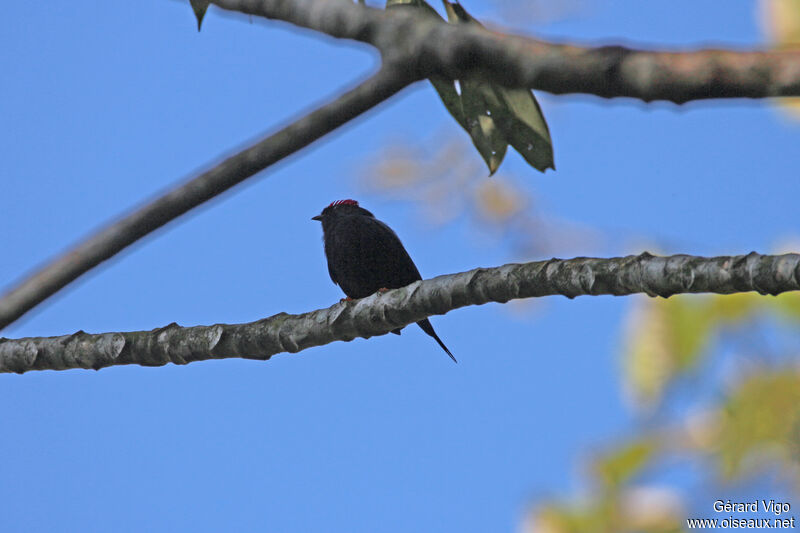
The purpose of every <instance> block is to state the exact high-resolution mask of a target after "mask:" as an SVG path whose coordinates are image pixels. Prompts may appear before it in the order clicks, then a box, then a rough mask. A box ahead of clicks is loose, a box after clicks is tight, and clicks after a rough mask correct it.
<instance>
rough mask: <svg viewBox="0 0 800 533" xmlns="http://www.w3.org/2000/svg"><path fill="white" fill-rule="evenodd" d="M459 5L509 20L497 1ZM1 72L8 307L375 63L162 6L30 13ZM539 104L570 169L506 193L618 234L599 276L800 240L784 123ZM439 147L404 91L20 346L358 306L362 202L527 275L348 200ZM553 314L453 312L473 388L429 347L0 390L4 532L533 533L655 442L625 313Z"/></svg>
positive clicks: (727, 36)
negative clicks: (333, 207) (537, 519)
mask: <svg viewBox="0 0 800 533" xmlns="http://www.w3.org/2000/svg"><path fill="white" fill-rule="evenodd" d="M465 5H466V6H467V7H468V9H470V10H471V11H472V12H473V13H474V14H475V15H476V16H478V17H479V18H482V19H484V20H495V21H499V22H502V20H501V19H499V18H498V16H497V15H496V13H497V8H496V6H494V5H491V4H485V3H477V2H476V3H474V4H473V3H469V4H465ZM517 29H518V30H520V31H528V32H531V33H534V34H536V35H540V36H543V37H547V38H552V39H557V40H576V41H579V42H586V43H620V42H623V43H628V44H638V45H652V46H659V45H662V46H664V45H671V46H680V47H685V46H696V45H709V44H714V45H731V46H740V47H747V46H753V45H758V44H760V43H762V40H763V39H762V36H761V34H760V30H759V27H758V24H757V19H756V17H755V6H754V4H753V3H751V2H732V3H726V4H725V6H724V9H722V8H721V5H720V3H719V2H711V1H697V0H695V1H691V2H690V1H683V0H682V1H674V0H673V1H670V2H664V1H657V2H637V1H633V0H630V1H616V2H602V1H596V2H585V6H584V8H583V9H581V10H579V11H578V12H577V13H575V14H573V15H572V16H570V17H567V18H565V19H562V20H557V21H550V22H547V23H540V24H535V25H530V26H526V27H521V26H517ZM0 49H2V50H4V51H5V53H4V54H3V55H2V57H0V66H1V67H2V70H3V73H4V76H3V77H4V81H3V83H2V84H0V117H2V124H3V125H4V127H3V128H2V131H0V174H2V177H3V183H4V185H5V191H4V194H3V195H0V212H2V213H3V215H4V216H3V217H2V222H0V246H2V248H3V250H4V252H3V254H2V256H0V287H6V286H8V285H9V284H10V283H12V282H13V281H14V280H16V279H18V278H19V277H20V275H21V274H23V273H24V272H27V271H28V270H29V269H31V268H32V267H33V266H35V265H38V264H41V263H42V262H44V261H45V260H47V259H48V258H49V257H52V256H53V255H54V254H55V253H57V252H58V251H60V250H63V249H64V248H65V247H66V246H67V245H69V244H70V243H73V242H75V241H76V240H77V239H79V238H81V237H83V236H84V235H85V234H87V232H90V231H91V230H93V229H94V228H97V227H98V226H99V225H101V224H103V223H105V222H107V221H109V220H112V219H114V218H115V217H116V216H118V215H119V214H120V213H123V212H125V211H127V210H129V209H131V208H133V207H134V206H136V205H138V204H140V203H141V202H143V201H145V200H146V199H148V198H151V197H152V196H153V195H155V194H157V193H158V192H159V191H162V190H164V189H165V188H167V187H169V186H171V185H172V184H174V183H176V182H178V181H180V180H182V179H184V178H185V177H188V176H191V175H192V174H193V173H194V172H196V171H197V170H200V169H203V168H206V167H208V166H209V165H211V164H213V163H214V161H216V160H218V159H219V158H220V157H221V156H222V155H224V154H227V153H230V152H232V151H234V150H235V149H236V148H237V147H240V146H243V145H245V144H246V143H247V142H248V141H251V140H252V139H255V138H258V137H259V136H260V135H262V134H263V133H264V132H267V131H270V130H272V129H274V128H275V127H276V126H278V125H281V124H283V123H285V122H287V121H288V120H291V119H292V118H294V117H298V116H300V115H301V114H302V113H303V112H304V111H306V110H308V109H310V108H311V107H312V106H313V105H314V104H315V103H319V102H322V101H324V100H326V99H327V98H328V97H330V96H332V95H334V94H336V93H337V92H338V91H339V90H340V89H341V88H343V87H346V86H348V85H350V84H352V83H353V81H354V80H357V79H359V78H360V77H361V76H363V75H365V74H366V73H368V72H370V71H371V70H372V69H373V68H374V67H375V65H376V62H377V60H378V59H377V56H376V55H375V54H374V53H373V52H372V51H371V50H370V49H369V48H367V47H364V46H360V45H355V44H351V43H345V42H338V41H335V40H333V39H328V38H320V37H318V36H316V35H314V34H312V33H310V32H306V31H298V30H294V29H291V28H290V27H289V26H288V25H285V24H278V23H265V22H261V21H256V22H253V23H250V22H248V20H247V19H246V18H244V17H235V16H220V13H219V11H217V10H215V9H214V8H211V10H210V11H209V14H208V15H207V17H206V20H205V22H204V27H203V31H202V32H201V33H199V34H198V33H197V31H196V30H195V22H194V20H193V16H192V13H191V10H190V9H189V7H188V2H187V3H186V5H184V4H183V3H182V2H175V1H170V2H166V1H158V2H157V1H152V0H151V1H143V2H105V3H102V2H101V3H97V2H87V1H75V2H70V3H69V4H58V3H56V4H53V5H49V6H48V7H47V8H46V9H45V8H43V7H42V5H41V4H37V3H30V2H27V3H26V2H13V3H10V4H9V5H8V6H5V8H4V17H3V18H2V20H0ZM541 101H542V106H543V108H544V111H545V114H546V116H547V118H548V121H549V124H550V129H551V132H552V136H553V139H554V146H555V157H556V165H557V168H558V171H557V172H555V173H550V172H549V173H547V174H546V175H542V174H539V173H537V172H535V171H533V170H531V169H529V168H528V167H527V166H525V164H524V163H523V161H522V160H521V159H520V158H519V157H518V156H517V155H516V154H511V153H509V156H508V157H507V160H506V162H505V163H504V166H503V170H505V171H508V172H512V173H514V174H515V176H517V177H518V178H519V179H518V182H519V183H522V184H523V185H524V187H525V188H526V189H527V190H528V191H530V193H531V194H534V195H535V196H536V197H537V198H538V199H539V201H540V205H542V206H543V207H542V209H543V212H544V213H545V214H546V215H548V216H553V217H559V218H562V219H566V220H570V221H573V222H575V223H577V224H581V225H583V226H586V227H590V228H593V229H594V230H596V231H597V232H599V233H600V234H602V235H603V236H604V238H603V239H602V243H601V244H600V245H596V246H594V247H593V249H591V250H587V251H585V252H583V253H585V254H602V255H608V256H610V255H617V254H623V253H632V252H638V251H641V248H642V247H648V248H650V249H651V250H654V251H655V250H659V251H661V252H662V253H697V254H704V255H715V254H729V253H731V254H735V253H747V252H749V251H751V250H757V251H760V252H769V251H771V250H773V249H774V247H775V246H777V245H778V244H780V243H782V242H784V241H785V240H786V239H787V238H790V237H792V236H796V235H797V234H798V227H797V217H796V212H797V198H798V197H800V180H797V170H796V154H797V142H798V139H799V138H800V126H798V123H792V122H790V121H789V120H787V119H786V118H785V117H783V116H782V115H781V114H780V113H778V112H776V111H775V110H774V109H773V108H771V107H770V106H769V105H768V104H767V103H765V102H755V103H753V102H744V101H737V102H727V103H698V104H690V105H688V106H685V107H681V108H678V107H676V106H673V105H670V104H664V103H661V104H655V105H649V106H648V105H644V104H641V103H637V102H634V101H629V100H616V101H610V102H609V101H606V100H602V99H599V98H595V97H588V96H577V97H553V96H549V95H542V97H541ZM438 131H445V132H447V133H448V134H449V135H462V133H461V132H459V131H458V128H457V126H456V125H455V124H453V123H452V122H451V121H450V119H449V116H448V115H447V114H446V112H445V111H444V109H443V108H442V106H441V104H440V103H439V102H438V100H437V99H436V96H435V94H434V92H433V91H432V89H431V88H430V87H428V86H427V85H425V84H419V85H417V86H415V87H413V88H410V89H408V90H406V91H405V92H403V93H402V94H401V95H399V96H398V97H396V98H394V99H393V100H391V102H389V103H388V104H386V105H383V106H381V107H380V108H378V109H377V110H375V111H373V112H371V113H369V114H368V115H367V116H366V117H362V118H361V119H359V120H358V121H356V123H355V124H351V125H348V126H347V127H345V128H344V129H343V130H341V131H339V132H337V133H335V134H334V135H332V136H330V137H329V138H326V139H325V140H323V141H322V142H320V143H318V144H316V145H315V146H314V147H313V148H312V149H309V150H306V151H304V152H302V153H301V154H299V155H296V156H294V157H292V158H290V159H289V160H288V161H285V162H283V163H281V164H280V165H278V166H277V167H276V168H274V169H270V170H269V171H268V172H265V173H262V175H260V176H259V177H257V178H255V179H253V180H251V181H250V182H248V183H247V184H246V185H244V186H240V187H238V188H236V189H234V190H233V191H231V192H229V193H228V194H226V195H224V196H223V197H221V198H219V199H216V200H215V201H213V202H211V203H210V204H208V205H206V206H203V207H202V208H200V209H198V210H196V211H195V212H193V213H192V214H190V215H189V216H186V217H184V218H182V219H181V220H180V221H178V222H176V223H173V224H172V225H170V226H168V227H167V228H164V229H163V230H161V231H159V232H157V233H156V234H155V235H152V236H150V237H149V238H147V239H145V240H144V241H142V242H140V243H138V244H137V245H135V246H133V247H132V248H131V249H129V250H127V251H126V252H124V253H122V254H121V255H119V256H118V257H117V258H115V259H114V260H112V261H110V262H109V263H108V264H106V265H104V266H103V267H101V268H99V269H98V270H96V271H95V272H93V273H91V274H90V275H88V276H85V277H84V278H82V279H81V280H80V281H79V282H78V283H75V284H73V285H72V286H71V287H70V288H68V289H67V290H65V291H63V292H62V293H61V294H59V295H58V296H57V297H55V298H53V299H52V300H50V301H49V302H48V303H46V304H44V305H43V306H41V307H39V308H38V309H37V310H35V311H34V312H32V313H30V314H29V315H28V316H27V317H25V318H24V319H23V320H21V321H19V322H18V323H16V324H14V325H12V326H11V327H9V328H7V329H6V330H5V331H4V332H3V335H4V336H6V337H22V336H34V335H60V334H66V333H71V332H74V331H76V330H79V329H82V330H85V331H88V332H102V331H124V330H139V329H152V328H155V327H161V326H164V325H166V324H168V323H170V322H178V323H179V324H181V325H196V324H211V323H217V322H227V323H236V322H243V321H251V320H256V319H258V318H262V317H265V316H269V315H272V314H275V313H277V312H281V311H285V312H291V313H295V312H303V311H308V310H311V309H316V308H321V307H327V306H329V305H331V304H332V303H334V302H336V301H337V300H338V298H339V297H340V296H341V294H340V292H339V289H338V288H337V287H336V286H334V285H333V284H332V283H331V282H330V279H329V278H328V274H327V269H326V266H325V261H324V256H323V253H322V244H321V230H320V228H319V225H318V224H317V223H315V222H312V221H311V220H310V217H311V216H313V215H315V214H317V213H318V212H319V211H320V210H321V208H322V207H324V206H325V205H327V204H328V203H330V202H331V201H332V200H336V199H340V198H350V197H355V198H358V199H360V200H361V201H362V204H363V205H364V206H365V207H367V208H368V209H371V210H372V211H373V212H375V213H376V215H377V216H378V217H379V218H381V219H383V220H385V221H386V222H387V223H389V224H390V225H391V226H392V227H393V228H394V229H395V230H396V231H397V233H398V234H399V235H400V236H401V238H402V239H403V241H404V243H405V244H406V247H407V248H408V249H409V251H410V253H411V255H412V257H414V258H415V261H416V262H417V265H418V266H419V268H420V270H421V271H422V273H423V275H424V276H426V277H432V276H434V275H438V274H443V273H449V272H457V271H463V270H468V269H470V268H474V267H476V266H493V265H499V264H502V263H504V262H507V261H509V260H510V259H511V256H510V253H509V250H508V249H506V248H504V247H503V246H500V245H497V246H492V245H490V244H486V243H485V242H480V243H479V242H477V241H476V239H475V238H474V235H473V233H472V229H471V227H470V225H469V224H467V223H466V222H465V221H460V222H457V223H456V224H454V225H452V226H448V227H445V228H438V229H437V230H436V231H431V230H430V228H428V227H427V226H426V224H425V223H424V221H423V220H421V219H420V218H419V217H418V216H417V215H418V211H416V210H415V208H414V207H413V206H411V205H409V204H408V203H404V202H399V201H396V200H395V199H393V198H391V197H390V196H385V195H384V196H377V195H374V194H373V195H364V194H360V193H361V189H360V188H359V187H358V185H357V183H356V180H355V178H354V176H355V174H356V173H357V172H358V169H360V168H361V167H362V166H363V163H364V162H365V161H366V160H368V159H369V157H370V156H371V154H375V153H377V152H379V151H380V150H381V149H382V148H383V147H385V146H386V144H387V143H389V142H391V140H392V139H395V138H397V137H398V136H399V137H402V138H406V139H411V140H414V139H432V138H433V137H432V132H438ZM473 157H476V158H477V155H473ZM556 253H558V252H557V251H556ZM570 253H574V252H572V251H571V252H570ZM514 259H528V260H535V259H540V257H529V258H518V257H517V258H514ZM541 304H542V305H540V306H538V307H537V308H536V310H535V312H531V313H529V314H525V315H519V314H515V313H511V312H509V310H508V309H506V308H504V307H503V306H501V305H494V304H490V305H486V306H482V307H471V308H466V309H462V310H458V311H455V312H453V313H450V314H448V315H446V316H443V317H434V318H433V320H432V321H433V323H434V325H435V327H436V329H437V331H438V333H439V335H440V336H441V337H442V339H443V340H444V341H445V343H446V344H447V345H448V346H449V347H450V349H451V350H452V351H453V353H454V354H455V355H456V357H457V358H458V359H459V365H457V366H456V365H453V364H452V362H450V360H449V359H448V358H447V357H446V356H445V355H444V354H443V353H442V352H441V350H440V349H439V347H438V346H436V344H435V343H434V342H433V341H432V340H431V339H430V338H428V337H427V336H425V335H424V334H423V333H421V332H420V331H418V330H417V329H416V328H409V329H408V330H407V331H405V332H404V334H403V335H402V336H400V337H397V336H394V335H388V336H384V337H380V338H374V339H369V340H363V339H359V340H356V341H353V342H350V343H335V344H331V345H328V346H323V347H319V348H314V349H310V350H307V351H304V352H301V353H300V354H297V355H285V354H284V355H279V356H276V357H274V358H273V360H271V361H269V362H265V363H264V362H254V361H240V360H224V361H212V362H204V363H197V364H193V365H188V366H184V367H176V366H167V367H162V368H141V367H134V366H128V367H117V368H110V369H105V370H102V371H100V372H93V371H84V370H73V371H67V372H49V371H48V372H32V373H29V374H26V375H23V376H16V375H0V420H2V421H3V429H4V433H3V438H2V439H0V456H2V457H3V458H4V459H3V461H0V501H3V508H4V510H3V512H2V513H0V529H2V530H3V531H6V532H14V531H26V532H33V531H81V532H91V531H110V530H113V531H141V530H143V529H145V528H146V529H147V530H150V531H221V530H238V531H256V530H270V531H310V530H322V531H348V532H358V531H381V532H393V531H408V530H418V529H423V530H432V531H433V530H435V531H460V532H467V531H476V532H478V531H488V530H513V529H515V528H516V527H517V525H518V524H519V523H520V521H521V519H522V517H523V516H524V513H525V511H526V509H527V507H528V505H529V504H530V503H531V502H533V501H536V500H537V499H538V498H542V497H551V496H561V495H569V494H571V492H572V491H573V490H574V489H576V488H577V487H579V486H580V483H579V480H580V476H579V473H580V469H579V465H580V461H579V459H580V458H581V457H582V456H585V455H586V454H587V453H589V452H590V451H591V450H592V448H593V446H595V445H596V444H598V443H603V442H607V441H609V440H612V439H613V438H614V437H615V436H618V435H624V434H625V432H626V431H630V430H631V428H632V427H633V424H634V422H635V420H634V418H633V417H632V415H631V413H630V412H628V411H627V409H626V407H625V404H624V402H623V400H622V398H621V395H620V383H619V380H620V378H619V375H618V365H617V363H618V359H617V358H618V351H619V345H620V338H621V332H620V319H621V317H622V316H623V315H624V314H625V312H626V311H627V309H628V306H629V305H630V301H629V299H619V298H611V297H598V298H579V299H576V300H574V301H568V300H566V299H563V298H548V299H546V300H545V301H544V302H541ZM576 460H577V461H576ZM576 465H578V466H576ZM759 496H760V495H759Z"/></svg>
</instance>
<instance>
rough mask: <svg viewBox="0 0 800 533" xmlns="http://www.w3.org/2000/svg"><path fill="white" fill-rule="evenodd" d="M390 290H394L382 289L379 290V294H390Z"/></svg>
mask: <svg viewBox="0 0 800 533" xmlns="http://www.w3.org/2000/svg"><path fill="white" fill-rule="evenodd" d="M390 290H392V289H387V288H386V287H381V288H380V289H378V292H379V293H381V294H383V293H384V292H389V291H390Z"/></svg>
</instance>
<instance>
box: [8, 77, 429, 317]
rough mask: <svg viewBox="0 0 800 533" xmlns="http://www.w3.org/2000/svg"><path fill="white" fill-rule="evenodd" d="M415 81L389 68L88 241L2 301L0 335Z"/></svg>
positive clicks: (12, 291)
mask: <svg viewBox="0 0 800 533" xmlns="http://www.w3.org/2000/svg"><path fill="white" fill-rule="evenodd" d="M414 81H415V79H414V78H412V77H410V76H409V74H408V73H407V72H406V71H405V70H403V69H398V68H394V66H393V65H391V64H388V65H384V68H381V70H380V71H379V72H378V73H377V74H375V75H374V76H373V77H371V78H369V79H368V80H366V81H364V82H363V83H361V84H360V85H358V86H357V87H355V88H354V89H352V90H349V91H347V92H346V93H344V94H342V95H341V96H339V97H338V98H336V99H335V100H333V101H331V102H329V103H327V104H325V105H323V106H322V107H320V108H318V109H317V110H315V111H313V112H311V113H309V114H308V115H306V116H305V117H303V118H301V119H299V120H297V121H296V122H293V123H292V124H290V125H288V126H286V127H285V128H283V129H281V130H279V131H277V132H276V133H274V134H272V135H270V136H268V137H267V138H265V139H263V140H261V141H259V142H258V143H256V144H254V145H252V146H250V147H249V148H246V149H245V150H242V151H241V152H239V153H237V154H236V155H234V156H231V157H229V158H228V159H226V160H224V161H223V162H222V163H220V164H219V165H217V166H215V167H214V168H212V169H211V170H208V171H206V172H204V173H202V174H200V175H199V176H197V177H196V178H194V179H191V180H189V181H187V182H186V183H184V184H182V185H179V186H178V187H175V188H174V189H172V190H171V191H168V192H167V193H166V194H164V195H163V196H160V197H158V198H156V199H155V200H153V201H152V202H150V203H149V204H147V205H145V206H143V207H141V208H140V209H138V210H136V211H134V212H133V213H131V214H129V215H127V216H125V217H124V218H122V219H120V220H119V221H117V222H115V223H113V224H111V225H109V226H107V227H106V228H104V229H102V230H100V231H99V232H98V233H96V234H94V235H91V236H89V237H88V238H87V239H86V240H84V241H83V242H81V243H79V244H77V245H76V246H74V247H73V248H72V249H69V250H67V251H66V252H65V253H63V254H62V255H61V256H59V257H57V258H56V259H54V260H53V261H52V262H51V263H49V264H47V265H46V266H44V267H43V268H41V269H40V270H39V271H37V272H34V273H33V274H32V275H30V276H29V277H28V278H27V279H24V280H22V281H21V282H20V283H19V284H18V285H17V286H15V287H12V288H11V289H10V290H9V291H8V292H6V293H5V294H4V295H3V297H2V299H0V330H2V329H3V328H5V327H6V326H8V325H9V324H11V323H12V322H14V321H15V320H17V319H18V318H20V317H21V316H22V315H24V314H25V313H27V312H28V311H30V310H31V309H32V308H33V307H35V306H36V305H38V304H39V303H41V302H42V301H44V300H45V299H46V298H49V297H50V296H52V295H53V294H55V293H56V292H58V291H59V290H61V289H62V288H64V287H65V286H66V285H68V284H69V283H71V282H72V281H74V280H75V279H77V278H78V277H79V276H81V275H83V274H85V273H86V272H88V271H89V270H91V269H92V268H94V267H96V266H97V265H99V264H100V263H102V262H103V261H105V260H107V259H109V258H111V257H112V256H114V255H115V254H117V253H119V252H120V251H122V250H123V249H125V248H126V247H128V246H130V245H131V244H133V243H134V242H136V241H137V240H139V239H141V238H142V237H144V236H146V235H148V234H149V233H151V232H153V231H154V230H156V229H158V228H160V227H161V226H164V225H165V224H167V223H168V222H171V221H172V220H174V219H176V218H178V217H179V216H181V215H182V214H184V213H186V212H187V211H189V210H191V209H193V208H195V207H197V206H198V205H200V204H202V203H204V202H207V201H208V200H210V199H212V198H214V197H215V196H217V195H219V194H222V193H223V192H225V191H226V190H228V189H230V188H231V187H233V186H234V185H237V184H239V183H241V182H242V181H244V180H246V179H247V178H249V177H251V176H253V175H254V174H256V173H257V172H259V171H261V170H264V169H265V168H267V167H269V166H270V165H272V164H274V163H277V162H278V161H280V160H281V159H283V158H285V157H287V156H289V155H291V154H293V153H295V152H297V151H298V150H300V149H301V148H304V147H306V146H308V145H309V144H311V143H312V142H314V141H316V140H317V139H319V138H321V137H323V136H324V135H326V134H327V133H329V132H331V131H333V130H335V129H336V128H338V127H339V126H341V125H342V124H345V123H346V122H349V121H350V120H352V119H354V118H356V117H357V116H359V115H360V114H362V113H364V112H365V111H367V110H369V109H371V108H372V107H374V106H376V105H378V104H379V103H381V102H383V101H384V100H387V99H388V98H390V97H391V96H392V95H394V94H395V93H397V92H398V91H400V90H401V89H403V88H404V87H406V86H407V85H409V84H411V83H413V82H414Z"/></svg>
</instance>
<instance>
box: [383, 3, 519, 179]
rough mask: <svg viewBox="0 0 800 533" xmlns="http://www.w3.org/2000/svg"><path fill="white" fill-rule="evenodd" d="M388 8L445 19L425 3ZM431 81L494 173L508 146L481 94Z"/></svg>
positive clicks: (442, 80) (469, 86)
mask: <svg viewBox="0 0 800 533" xmlns="http://www.w3.org/2000/svg"><path fill="white" fill-rule="evenodd" d="M386 7H387V8H390V7H391V8H394V9H397V8H398V7H404V8H408V7H412V8H419V9H422V11H423V12H424V13H426V14H428V15H430V16H435V17H436V18H437V19H438V20H443V19H442V17H441V16H440V15H439V13H437V12H436V10H435V9H433V7H431V6H430V4H428V3H427V2H425V0H387V2H386ZM430 82H431V85H433V88H434V89H436V92H437V93H438V94H439V98H440V99H441V100H442V103H443V104H444V107H445V108H446V109H447V111H448V112H449V113H450V115H452V116H453V118H454V119H456V122H458V124H459V125H460V126H461V127H462V128H464V130H465V131H466V132H467V133H469V136H470V137H471V138H472V143H473V144H474V145H475V148H477V150H478V153H480V154H481V157H483V160H484V161H486V166H487V167H489V175H492V174H494V173H495V172H496V171H497V169H498V168H499V167H500V163H501V162H502V161H503V157H505V154H506V149H507V147H508V143H507V142H506V140H505V137H504V136H503V133H502V132H501V131H500V129H498V128H497V126H496V125H495V123H494V121H493V120H492V118H491V117H490V116H489V112H488V111H489V109H488V106H487V104H486V102H485V101H484V98H483V96H482V94H481V91H480V90H477V89H476V88H475V87H474V85H473V84H472V83H466V84H465V83H462V84H461V89H462V93H461V94H459V93H458V91H457V90H456V85H455V82H454V81H453V80H448V79H445V78H438V77H434V78H431V79H430Z"/></svg>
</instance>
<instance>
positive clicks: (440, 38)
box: [212, 0, 800, 104]
mask: <svg viewBox="0 0 800 533" xmlns="http://www.w3.org/2000/svg"><path fill="white" fill-rule="evenodd" d="M212 1H213V3H214V4H216V5H217V6H219V7H221V8H224V9H228V10H234V11H239V12H242V13H248V14H251V15H258V16H262V17H266V18H270V19H276V20H283V21H286V22H290V23H292V24H295V25H297V26H301V27H304V28H309V29H312V30H316V31H319V32H322V33H326V34H328V35H331V36H333V37H339V38H343V39H352V40H357V41H362V42H365V43H369V44H372V45H374V46H375V47H377V48H378V49H379V50H380V51H381V52H382V53H383V54H384V56H386V57H395V56H398V57H401V58H412V59H413V60H414V63H415V68H416V70H417V72H416V74H417V75H418V76H420V77H431V76H435V75H438V76H445V77H448V78H452V79H463V78H466V77H470V76H479V77H483V78H487V79H491V80H492V81H493V82H496V83H500V84H505V85H509V86H519V87H529V88H531V89H538V90H543V91H548V92H551V93H554V94H567V93H587V94H594V95H597V96H602V97H604V98H613V97H618V96H627V97H631V98H638V99H641V100H643V101H645V102H650V101H653V100H668V101H671V102H675V103H678V104H680V103H684V102H688V101H690V100H701V99H708V98H766V97H777V96H800V50H797V49H796V50H784V51H762V52H744V51H742V52H735V51H729V50H697V51H691V52H657V51H646V50H635V49H631V48H626V47H622V46H603V47H594V48H592V47H580V46H570V45H563V44H553V43H548V42H544V41H538V40H535V39H530V38H526V37H521V36H515V35H506V34H502V33H496V32H491V31H487V30H485V29H481V28H478V27H475V26H468V25H459V26H455V25H452V24H447V23H444V22H442V21H440V20H437V19H436V18H434V17H429V16H423V15H422V14H420V13H417V12H416V11H415V10H412V9H401V10H397V9H392V10H389V11H384V10H380V9H374V8H369V7H365V6H361V5H355V4H353V3H350V2H348V1H345V0H338V1H336V0H212Z"/></svg>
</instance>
